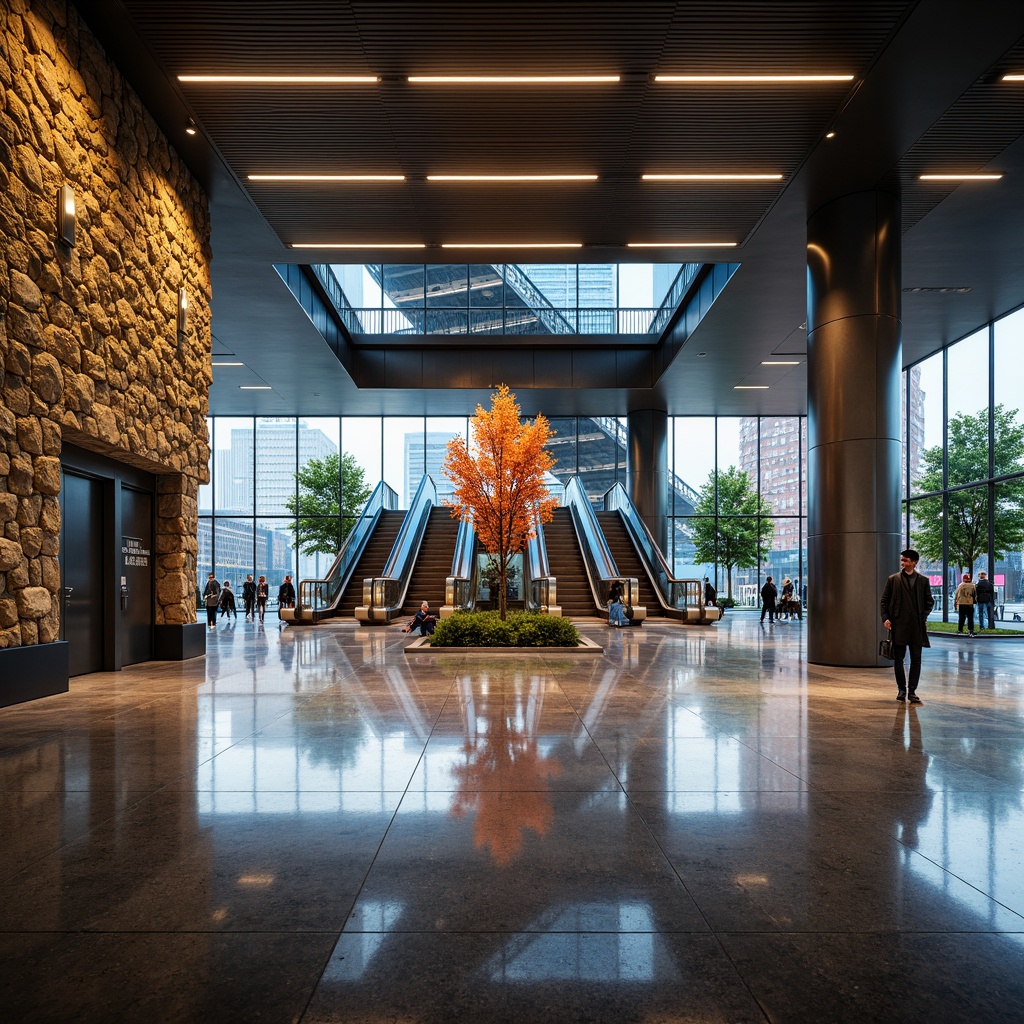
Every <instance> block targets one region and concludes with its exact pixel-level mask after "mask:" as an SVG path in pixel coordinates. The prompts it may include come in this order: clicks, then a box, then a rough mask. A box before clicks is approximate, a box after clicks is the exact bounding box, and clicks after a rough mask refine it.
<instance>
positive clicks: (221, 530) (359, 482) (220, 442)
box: [197, 416, 468, 606]
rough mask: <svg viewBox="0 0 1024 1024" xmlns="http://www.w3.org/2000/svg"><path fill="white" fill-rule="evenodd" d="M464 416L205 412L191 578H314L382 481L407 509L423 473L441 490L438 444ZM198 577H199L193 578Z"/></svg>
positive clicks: (459, 428) (457, 429)
mask: <svg viewBox="0 0 1024 1024" xmlns="http://www.w3.org/2000/svg"><path fill="white" fill-rule="evenodd" d="M467 425H468V421H467V419H466V417H445V418H436V417H423V416H410V417H380V416H346V417H339V416H324V417H255V418H254V417H251V416H250V417H226V416H221V417H212V418H211V419H210V420H208V426H209V430H210V439H211V449H212V454H211V459H210V482H209V483H208V484H204V485H203V486H201V487H200V489H199V531H198V532H199V537H198V539H199V575H200V579H201V580H202V581H203V582H205V580H206V574H207V573H209V572H211V571H212V572H215V573H216V574H217V578H218V579H219V580H220V581H221V583H223V582H224V581H225V580H229V581H230V582H231V585H232V587H233V588H234V589H235V591H236V592H240V588H241V585H242V582H243V581H244V580H245V577H246V575H247V574H249V573H252V574H253V576H254V577H259V576H260V575H261V574H262V575H265V576H266V577H267V580H268V582H269V583H270V584H271V588H270V589H271V605H272V606H274V604H275V600H276V595H277V588H278V586H279V585H280V583H281V581H282V580H283V579H284V577H285V575H286V574H290V575H292V576H293V577H295V579H297V580H301V579H315V578H319V577H321V576H322V575H323V574H324V573H325V572H326V571H327V570H328V568H329V567H330V565H331V563H332V562H333V561H334V558H335V556H336V555H337V553H338V548H339V547H340V545H341V542H342V540H343V539H344V537H346V536H347V535H348V533H349V531H350V530H351V529H352V527H353V525H354V524H355V521H356V519H357V518H358V516H359V514H360V512H361V511H362V508H363V506H364V505H365V503H366V499H367V497H368V496H369V495H370V493H371V492H372V490H373V488H374V487H376V486H377V484H378V483H379V482H380V481H381V480H385V481H386V482H387V483H388V484H389V485H390V486H391V487H393V488H394V490H395V491H396V492H397V493H398V496H399V504H400V506H401V507H403V508H405V507H408V503H409V501H410V499H411V498H412V495H413V493H414V492H415V490H416V487H417V486H418V485H419V482H420V479H421V477H422V476H423V474H424V473H425V472H426V473H429V474H430V475H431V476H432V477H433V478H434V481H435V483H437V485H438V493H439V496H440V497H443V496H444V494H445V493H446V482H445V481H444V478H443V475H442V473H441V466H442V464H443V463H444V458H445V454H446V450H447V449H446V446H447V443H448V441H449V440H451V438H453V437H454V436H456V435H457V434H458V435H462V436H463V437H464V436H465V435H466V430H467ZM197 582H198V581H197Z"/></svg>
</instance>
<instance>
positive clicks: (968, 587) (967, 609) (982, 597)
mask: <svg viewBox="0 0 1024 1024" xmlns="http://www.w3.org/2000/svg"><path fill="white" fill-rule="evenodd" d="M995 599H996V588H995V587H994V586H992V581H991V580H990V579H989V578H988V575H987V573H983V572H979V573H978V582H977V583H974V582H972V580H971V574H970V573H969V572H965V573H964V574H963V577H962V578H961V582H960V585H959V586H958V587H957V588H956V592H955V593H954V594H953V608H954V609H955V610H956V613H957V623H956V631H957V632H958V633H963V631H964V626H965V625H966V626H967V635H968V636H974V609H975V606H977V609H978V629H984V628H985V620H986V619H987V620H988V628H989V629H994V628H995V627H994V625H993V622H992V609H993V605H994V604H995Z"/></svg>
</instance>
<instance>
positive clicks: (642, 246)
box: [626, 242, 736, 249]
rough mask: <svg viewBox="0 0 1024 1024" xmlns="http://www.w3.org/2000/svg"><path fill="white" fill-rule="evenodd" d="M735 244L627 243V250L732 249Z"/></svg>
mask: <svg viewBox="0 0 1024 1024" xmlns="http://www.w3.org/2000/svg"><path fill="white" fill-rule="evenodd" d="M735 246H736V243H735V242H627V243H626V248H627V249H733V248H735Z"/></svg>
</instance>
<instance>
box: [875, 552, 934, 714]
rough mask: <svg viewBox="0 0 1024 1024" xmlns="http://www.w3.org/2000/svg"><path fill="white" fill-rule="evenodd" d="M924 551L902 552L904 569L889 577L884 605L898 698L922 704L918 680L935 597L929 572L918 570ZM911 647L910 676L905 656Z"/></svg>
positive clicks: (884, 593) (884, 617)
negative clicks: (918, 693) (928, 622)
mask: <svg viewBox="0 0 1024 1024" xmlns="http://www.w3.org/2000/svg"><path fill="white" fill-rule="evenodd" d="M920 557H921V556H920V555H919V554H918V553H917V552H916V551H915V550H914V549H913V548H907V549H906V550H904V551H902V552H901V553H900V571H899V572H897V573H893V575H892V576H890V577H889V578H888V579H887V580H886V581H885V587H884V588H883V590H882V600H881V602H880V608H881V612H882V625H883V626H885V628H886V629H889V630H892V653H893V671H894V672H895V674H896V699H897V700H899V701H910V703H911V704H920V703H921V698H920V697H918V695H917V684H918V682H919V681H920V679H921V649H922V648H924V647H931V644H930V643H929V642H928V625H927V619H928V615H929V613H930V612H931V610H932V608H934V607H935V598H934V597H932V588H931V585H930V584H929V582H928V577H927V576H922V575H921V574H920V573H919V572H918V571H917V563H918V561H919V560H920ZM907 651H910V678H909V679H908V678H907V676H906V672H905V669H904V666H903V662H904V659H905V658H906V656H907Z"/></svg>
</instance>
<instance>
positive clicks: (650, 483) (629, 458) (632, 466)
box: [626, 409, 668, 551]
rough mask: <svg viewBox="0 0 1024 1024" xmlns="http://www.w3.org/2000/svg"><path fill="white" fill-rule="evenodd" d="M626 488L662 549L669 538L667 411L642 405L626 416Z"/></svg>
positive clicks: (663, 549) (664, 548)
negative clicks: (645, 407) (642, 407)
mask: <svg viewBox="0 0 1024 1024" xmlns="http://www.w3.org/2000/svg"><path fill="white" fill-rule="evenodd" d="M626 428H627V431H628V438H629V440H628V446H627V448H626V490H627V491H628V492H629V497H630V500H631V501H632V502H633V504H634V505H635V506H636V510H637V511H638V512H639V513H640V518H641V519H643V521H644V522H645V523H646V524H647V529H649V530H650V531H651V535H652V536H653V537H654V539H655V540H656V541H657V543H658V547H659V548H661V550H662V551H665V550H666V547H667V541H668V521H667V519H666V516H667V514H668V413H667V412H665V410H664V409H639V410H637V411H636V412H631V413H629V414H628V415H627V416H626Z"/></svg>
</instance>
